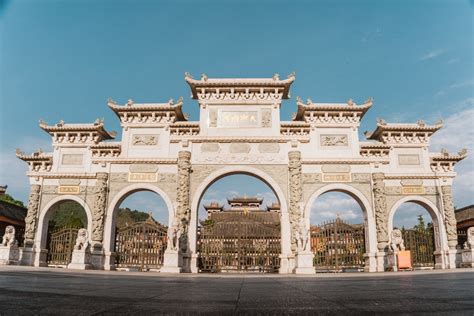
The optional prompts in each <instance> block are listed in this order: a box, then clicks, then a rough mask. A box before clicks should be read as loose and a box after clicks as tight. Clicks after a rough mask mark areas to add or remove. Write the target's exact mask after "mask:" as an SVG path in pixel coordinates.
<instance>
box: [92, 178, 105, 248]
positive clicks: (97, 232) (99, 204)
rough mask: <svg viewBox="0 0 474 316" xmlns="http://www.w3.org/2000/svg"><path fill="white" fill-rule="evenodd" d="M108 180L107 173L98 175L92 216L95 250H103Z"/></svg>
mask: <svg viewBox="0 0 474 316" xmlns="http://www.w3.org/2000/svg"><path fill="white" fill-rule="evenodd" d="M107 179H108V174H107V173H103V172H100V173H97V180H96V184H95V202H94V213H93V214H92V246H93V248H94V249H101V248H102V241H103V238H104V219H105V209H106V208H107V192H108V187H107Z"/></svg>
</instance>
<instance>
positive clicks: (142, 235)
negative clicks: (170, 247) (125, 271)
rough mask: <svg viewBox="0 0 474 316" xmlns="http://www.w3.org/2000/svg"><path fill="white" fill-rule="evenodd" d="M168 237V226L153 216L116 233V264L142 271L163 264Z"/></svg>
mask: <svg viewBox="0 0 474 316" xmlns="http://www.w3.org/2000/svg"><path fill="white" fill-rule="evenodd" d="M167 241H168V237H167V227H166V226H164V225H162V224H160V223H158V222H156V221H155V220H153V219H152V218H151V217H150V218H148V219H147V220H146V221H142V222H136V223H134V224H133V225H132V226H129V227H125V228H122V229H117V230H116V233H115V264H116V266H117V267H118V268H133V269H138V270H140V271H147V270H150V269H158V268H160V267H161V266H162V265H163V257H164V253H165V250H166V245H167Z"/></svg>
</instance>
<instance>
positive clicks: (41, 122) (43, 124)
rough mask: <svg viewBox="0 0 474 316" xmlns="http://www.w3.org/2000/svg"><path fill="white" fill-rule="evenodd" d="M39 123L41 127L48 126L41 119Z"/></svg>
mask: <svg viewBox="0 0 474 316" xmlns="http://www.w3.org/2000/svg"><path fill="white" fill-rule="evenodd" d="M38 122H39V125H40V126H46V125H48V123H46V122H45V121H43V120H42V119H39V121H38Z"/></svg>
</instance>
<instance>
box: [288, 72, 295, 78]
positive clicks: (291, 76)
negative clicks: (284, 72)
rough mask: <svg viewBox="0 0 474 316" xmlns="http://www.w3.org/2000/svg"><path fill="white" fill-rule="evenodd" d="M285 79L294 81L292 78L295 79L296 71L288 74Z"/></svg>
mask: <svg viewBox="0 0 474 316" xmlns="http://www.w3.org/2000/svg"><path fill="white" fill-rule="evenodd" d="M286 78H287V79H292V78H293V79H294V78H296V71H293V72H292V73H290V74H289V75H288V76H287V77H286Z"/></svg>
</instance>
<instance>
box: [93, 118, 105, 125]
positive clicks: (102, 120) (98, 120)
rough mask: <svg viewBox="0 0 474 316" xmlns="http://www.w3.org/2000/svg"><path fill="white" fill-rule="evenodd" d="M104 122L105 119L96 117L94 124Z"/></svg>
mask: <svg viewBox="0 0 474 316" xmlns="http://www.w3.org/2000/svg"><path fill="white" fill-rule="evenodd" d="M102 123H104V119H96V120H95V121H94V126H99V125H101V124H102Z"/></svg>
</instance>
